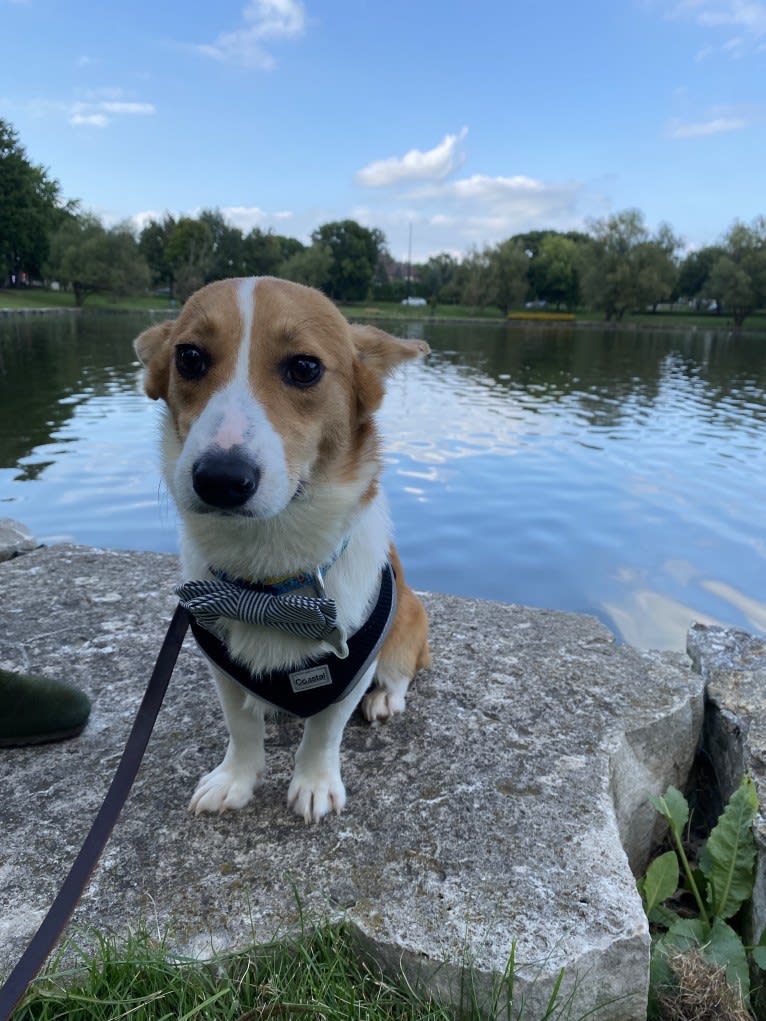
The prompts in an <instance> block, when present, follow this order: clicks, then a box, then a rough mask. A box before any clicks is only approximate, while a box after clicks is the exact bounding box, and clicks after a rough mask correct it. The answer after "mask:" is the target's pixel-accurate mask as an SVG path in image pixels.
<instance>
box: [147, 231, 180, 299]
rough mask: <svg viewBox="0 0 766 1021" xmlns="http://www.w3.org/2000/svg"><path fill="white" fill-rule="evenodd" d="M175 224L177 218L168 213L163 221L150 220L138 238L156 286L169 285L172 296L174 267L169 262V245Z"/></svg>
mask: <svg viewBox="0 0 766 1021" xmlns="http://www.w3.org/2000/svg"><path fill="white" fill-rule="evenodd" d="M175 225H176V221H175V219H174V218H173V217H172V216H171V215H170V214H169V213H166V214H165V216H164V217H163V218H162V221H159V220H149V222H148V223H147V224H146V226H145V227H144V229H143V230H142V231H141V234H140V236H139V239H138V249H139V251H140V252H141V254H142V255H143V257H144V258H145V259H146V263H147V265H148V266H149V271H150V273H151V278H152V283H153V284H154V286H155V287H167V288H168V291H169V293H170V295H171V296H172V294H173V282H174V281H173V267H172V266H171V265H170V263H169V262H168V257H167V246H168V238H169V237H170V235H171V233H172V231H173V228H174V227H175Z"/></svg>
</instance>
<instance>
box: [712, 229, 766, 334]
mask: <svg viewBox="0 0 766 1021" xmlns="http://www.w3.org/2000/svg"><path fill="white" fill-rule="evenodd" d="M721 248H722V254H721V255H719V257H718V258H717V259H716V261H715V262H714V263H713V265H712V267H711V270H710V275H709V277H708V280H707V283H706V285H705V287H706V290H707V291H708V292H710V294H711V295H712V296H713V297H714V298H715V299H716V301H717V302H718V305H719V308H720V307H722V308H723V309H724V311H726V312H727V313H728V314H729V315H731V316H732V317H733V319H734V325H735V326H741V325H742V323H743V322H744V321H745V319H746V318H747V316H748V315H750V314H751V313H752V312H753V311H754V310H755V309H756V308H759V307H760V306H762V305H763V304H766V217H763V216H758V217H756V218H755V220H753V222H752V223H751V224H749V225H748V224H744V223H741V222H740V221H738V220H735V222H734V223H733V224H732V226H731V227H730V228H729V230H728V232H727V234H726V235H725V237H724V239H723V243H722V246H721Z"/></svg>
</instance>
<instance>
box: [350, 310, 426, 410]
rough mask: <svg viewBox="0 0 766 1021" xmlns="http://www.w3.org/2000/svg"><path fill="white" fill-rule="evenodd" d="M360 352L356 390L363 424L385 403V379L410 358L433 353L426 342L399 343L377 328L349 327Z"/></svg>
mask: <svg viewBox="0 0 766 1021" xmlns="http://www.w3.org/2000/svg"><path fill="white" fill-rule="evenodd" d="M350 330H351V340H352V342H353V344H354V347H355V349H356V353H357V363H356V368H355V381H354V382H355V391H356V403H357V410H358V413H359V416H360V419H361V420H362V421H363V420H365V419H366V418H367V417H368V416H369V415H371V414H372V413H373V412H374V411H377V409H378V408H379V407H380V405H381V404H382V403H383V379H384V378H385V377H386V376H387V375H388V374H389V373H390V372H393V370H394V369H395V368H396V366H397V365H400V364H401V363H402V362H406V361H408V360H409V359H410V358H417V357H418V356H419V355H427V354H428V352H429V351H430V350H431V349H430V347H429V346H428V344H426V342H425V341H424V340H400V339H399V338H398V337H392V336H391V335H390V334H388V333H384V332H383V330H379V329H377V327H375V326H362V325H359V324H355V325H353V326H351V327H350Z"/></svg>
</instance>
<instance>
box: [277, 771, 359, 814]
mask: <svg viewBox="0 0 766 1021" xmlns="http://www.w3.org/2000/svg"><path fill="white" fill-rule="evenodd" d="M287 803H288V805H289V806H290V807H291V808H292V810H293V811H294V812H296V813H297V814H298V815H301V816H303V819H304V822H319V820H320V819H321V818H322V816H325V815H327V813H328V812H335V813H336V814H338V813H340V812H342V811H343V808H344V806H345V804H346V788H345V787H344V786H343V781H342V780H341V778H340V771H339V770H337V769H335V770H327V771H325V770H321V771H320V772H318V773H315V774H310V773H303V772H301V771H300V770H299V769H296V770H295V773H294V774H293V778H292V780H291V782H290V787H289V788H288V791H287Z"/></svg>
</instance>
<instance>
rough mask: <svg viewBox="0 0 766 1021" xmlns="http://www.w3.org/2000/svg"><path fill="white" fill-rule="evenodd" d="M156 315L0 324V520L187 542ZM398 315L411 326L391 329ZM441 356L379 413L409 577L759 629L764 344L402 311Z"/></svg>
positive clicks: (413, 375)
mask: <svg viewBox="0 0 766 1021" xmlns="http://www.w3.org/2000/svg"><path fill="white" fill-rule="evenodd" d="M145 325H146V318H145V317H128V316H119V315H114V316H108V315H107V316H103V315H87V314H86V315H84V316H69V317H54V318H51V319H48V318H43V317H33V318H29V319H10V320H0V516H14V517H17V518H19V519H20V520H22V521H25V522H26V523H27V524H28V525H29V526H30V527H31V528H32V529H33V531H34V532H35V533H36V534H37V535H38V537H39V538H41V539H43V540H45V541H53V540H55V539H62V538H68V539H74V540H76V541H79V542H85V543H89V544H96V545H98V544H101V545H109V546H117V547H123V548H131V547H132V548H143V549H167V550H172V549H175V542H176V539H175V522H174V517H173V511H172V508H171V507H170V505H169V501H168V499H167V495H166V494H165V493H164V491H163V489H162V486H161V485H160V482H159V468H158V457H157V454H156V433H157V411H158V408H157V407H156V406H155V405H152V404H151V403H150V402H148V401H147V400H146V399H145V398H144V397H143V395H142V393H141V390H140V383H139V378H138V370H137V366H136V363H135V360H134V357H133V352H132V348H131V340H132V338H133V337H134V336H135V335H136V334H137V333H138V332H139V331H140V329H142V328H143V327H144V326H145ZM389 325H390V327H391V329H392V332H399V333H400V334H401V333H402V332H403V331H402V324H389ZM406 332H407V335H409V336H410V337H413V338H417V339H421V338H424V339H426V340H427V341H428V342H429V343H430V344H431V346H432V348H433V355H432V356H431V358H430V359H429V360H428V361H427V362H426V363H425V364H416V365H409V366H407V367H406V368H405V369H404V370H403V371H401V372H400V373H399V374H398V375H397V376H396V378H395V379H394V381H393V382H392V385H391V387H390V392H389V395H388V397H387V399H386V403H385V405H384V409H383V412H382V424H383V428H384V433H385V458H386V476H387V488H388V491H389V496H390V499H391V503H392V510H393V517H394V520H395V523H396V530H397V541H398V543H399V545H400V547H401V549H402V552H403V555H404V557H405V561H406V564H407V566H408V573H409V576H410V579H411V580H412V582H413V583H414V584H415V585H416V586H418V587H420V588H424V589H431V590H435V591H448V592H456V593H460V594H465V595H474V596H481V597H484V598H490V599H498V600H502V601H506V602H521V603H527V604H531V605H538V606H549V607H556V608H559V609H568V610H574V611H579V612H583V611H584V612H590V613H594V614H596V615H597V616H599V617H600V618H601V619H602V620H603V621H605V622H606V623H608V624H609V626H610V627H612V628H613V629H614V630H615V631H616V632H617V633H618V634H619V635H620V636H621V637H622V638H624V639H626V640H628V641H631V642H633V643H635V644H638V645H642V646H659V647H676V648H678V647H681V646H682V644H683V640H684V633H685V631H686V628H687V627H688V624H689V623H690V622H691V620H692V619H697V620H711V621H712V620H715V621H721V622H726V623H732V624H735V625H737V626H741V627H745V628H748V629H750V630H759V631H766V606H765V605H764V604H763V602H761V587H762V578H763V573H764V566H766V565H765V561H766V524H764V523H763V522H762V520H761V515H760V508H761V507H762V506H763V503H764V496H765V495H766V493H765V492H764V489H765V488H766V482H765V481H764V480H765V479H766V463H765V462H766V444H764V438H765V436H766V400H764V395H763V390H764V384H765V383H766V348H765V347H764V343H763V339H762V338H750V337H742V338H736V339H733V338H728V337H726V336H722V335H717V334H714V333H712V332H704V333H703V332H696V333H689V334H667V333H660V332H658V331H643V332H639V331H635V332H632V331H631V332H625V331H611V332H607V331H601V330H578V329H573V328H571V327H561V328H559V327H555V328H550V329H532V330H527V329H524V328H519V327H518V326H505V325H503V324H495V325H490V324H487V325H478V326H475V325H471V326H466V325H464V324H447V325H441V324H440V325H434V324H429V323H424V322H417V323H412V324H407V331H406Z"/></svg>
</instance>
